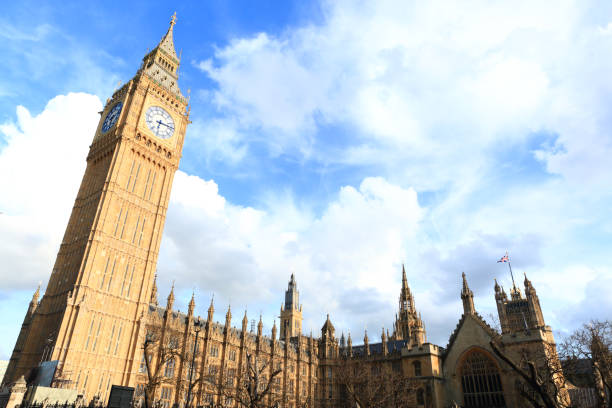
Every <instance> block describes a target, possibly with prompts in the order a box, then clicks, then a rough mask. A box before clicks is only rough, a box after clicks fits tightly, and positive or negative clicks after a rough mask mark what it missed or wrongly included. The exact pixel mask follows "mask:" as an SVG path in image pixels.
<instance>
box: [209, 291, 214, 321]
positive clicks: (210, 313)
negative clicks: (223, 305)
mask: <svg viewBox="0 0 612 408" xmlns="http://www.w3.org/2000/svg"><path fill="white" fill-rule="evenodd" d="M214 303H215V296H214V295H213V297H212V298H211V299H210V306H208V317H207V319H208V322H209V323H212V322H213V316H214V314H215V306H214Z"/></svg>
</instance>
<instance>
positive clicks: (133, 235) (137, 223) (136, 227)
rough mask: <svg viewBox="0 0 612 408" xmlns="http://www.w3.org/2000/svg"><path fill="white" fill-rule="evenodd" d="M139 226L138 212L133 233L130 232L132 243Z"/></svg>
mask: <svg viewBox="0 0 612 408" xmlns="http://www.w3.org/2000/svg"><path fill="white" fill-rule="evenodd" d="M139 226H140V214H138V218H137V219H136V226H135V227H134V233H133V234H132V244H133V243H134V241H135V240H136V234H138V227H139Z"/></svg>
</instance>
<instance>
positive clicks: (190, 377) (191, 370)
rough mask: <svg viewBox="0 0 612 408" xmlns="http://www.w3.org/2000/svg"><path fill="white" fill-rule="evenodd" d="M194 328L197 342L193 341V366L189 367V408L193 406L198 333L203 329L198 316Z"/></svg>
mask: <svg viewBox="0 0 612 408" xmlns="http://www.w3.org/2000/svg"><path fill="white" fill-rule="evenodd" d="M193 330H194V331H195V342H194V343H193V353H192V354H191V366H190V367H189V390H188V391H187V408H189V407H191V391H192V390H193V366H194V365H195V356H196V352H197V350H198V334H200V330H202V322H201V321H200V318H199V317H198V320H196V321H195V322H194V323H193Z"/></svg>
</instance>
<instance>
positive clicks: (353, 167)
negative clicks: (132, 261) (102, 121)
mask: <svg viewBox="0 0 612 408" xmlns="http://www.w3.org/2000/svg"><path fill="white" fill-rule="evenodd" d="M532 3H533V2H529V1H524V2H521V1H519V2H496V3H494V4H491V3H490V2H487V1H474V2H471V3H470V4H462V5H461V6H459V5H457V4H454V3H453V2H447V1H433V2H427V4H421V2H406V1H392V0H389V1H375V2H369V1H358V2H353V1H334V2H326V1H321V2H317V1H313V2H304V1H300V2H291V1H277V2H273V1H268V2H250V1H207V2H182V3H181V4H179V5H171V4H170V3H169V2H152V1H147V2H144V1H143V2H115V3H114V2H105V3H104V4H101V3H93V2H85V3H83V2H70V1H65V2H63V3H62V7H57V5H56V4H54V3H47V4H45V3H41V2H14V3H11V4H7V5H5V6H4V12H3V16H2V17H0V37H2V41H0V51H1V52H2V55H3V56H4V59H3V68H2V71H1V72H2V75H0V172H1V173H0V174H2V175H3V176H0V211H1V212H2V214H1V215H0V258H1V259H3V276H5V277H6V282H5V284H4V285H3V287H2V288H1V289H0V309H1V310H3V311H8V312H9V313H5V315H8V316H10V318H7V319H6V320H5V321H3V322H2V323H0V329H1V330H0V333H1V334H0V358H8V357H9V354H10V352H11V350H12V347H13V344H14V341H15V339H16V336H17V333H18V329H19V325H20V324H21V319H22V316H23V313H24V312H25V310H26V307H27V302H28V300H29V298H30V296H31V293H32V292H33V290H34V289H35V287H36V285H37V283H38V282H39V281H42V282H43V286H44V285H45V284H46V282H47V280H48V276H49V274H50V271H51V268H52V264H53V262H54V260H55V254H56V253H57V249H58V247H59V243H60V241H61V237H62V234H63V231H64V228H65V225H66V222H67V218H68V215H69V212H70V209H71V206H72V202H73V200H74V197H75V195H76V190H77V188H78V184H79V182H80V179H81V177H82V173H83V170H84V164H85V163H84V159H85V155H86V152H87V148H88V145H89V143H90V141H91V138H92V136H93V132H94V129H95V127H96V125H97V121H98V119H99V117H98V115H97V112H98V111H99V110H100V109H101V107H102V105H103V102H104V101H105V100H106V98H108V96H109V95H110V94H111V93H112V91H113V89H115V87H116V86H117V83H118V82H119V81H122V82H125V81H127V80H129V79H130V78H131V77H132V76H133V75H134V73H135V72H136V70H137V68H138V66H139V64H140V60H141V58H142V57H143V56H144V54H145V53H146V50H147V48H151V47H154V46H155V45H156V44H157V42H158V41H159V39H160V38H161V36H162V35H163V34H164V33H165V31H166V29H167V27H168V22H169V18H170V16H171V15H172V13H173V12H174V11H176V12H177V16H178V22H177V25H176V27H175V34H174V38H175V45H176V47H177V51H179V50H182V62H181V68H180V82H179V84H180V87H181V89H182V91H183V93H186V92H187V89H190V90H191V118H192V120H193V123H192V124H191V125H190V128H189V129H188V133H187V139H186V143H185V147H184V155H183V158H182V161H181V166H180V171H179V172H178V173H177V177H176V180H175V185H174V188H173V192H172V198H171V203H170V208H169V212H168V218H167V222H166V227H165V231H164V238H163V241H162V249H161V253H160V260H159V265H158V274H159V286H160V288H161V289H160V293H161V294H164V293H167V291H168V289H169V286H170V284H171V282H172V281H173V280H176V285H177V290H178V292H179V294H180V295H179V296H178V301H177V304H178V306H179V307H181V308H183V309H184V308H185V305H186V303H187V302H188V300H189V297H190V294H191V291H192V290H195V291H196V295H197V302H198V305H197V309H196V310H197V311H198V310H199V311H200V312H201V313H202V314H204V311H205V308H206V306H207V305H208V303H209V300H210V296H211V294H212V293H215V299H216V302H217V310H218V311H219V312H218V313H220V314H219V316H222V315H223V314H224V313H223V310H224V309H225V308H227V306H228V304H230V303H231V305H232V309H233V310H242V309H244V308H245V307H246V308H248V313H249V316H250V318H256V317H257V316H258V315H259V313H262V314H263V316H264V320H265V324H266V327H267V328H268V329H269V328H270V327H271V326H272V322H273V319H274V318H275V317H276V316H277V314H278V308H279V307H280V303H281V301H282V299H283V290H284V289H285V288H286V284H287V280H288V277H289V275H290V273H291V272H295V274H296V277H297V282H298V288H299V289H300V291H301V300H302V302H303V303H304V315H305V319H306V320H305V324H304V327H305V329H306V330H307V331H309V330H310V329H312V330H313V331H315V333H317V332H318V330H319V329H320V327H321V325H322V324H323V321H324V317H325V314H326V313H330V315H331V318H332V321H333V322H334V324H335V326H336V327H337V328H338V329H339V330H344V331H345V332H346V331H349V330H350V331H351V332H352V333H353V335H354V337H356V338H360V337H361V336H362V335H363V330H364V328H368V329H369V330H370V332H371V333H372V332H373V333H380V330H381V328H382V327H383V326H384V327H387V328H390V327H391V325H392V319H393V316H394V311H395V309H396V306H397V296H398V294H399V285H400V271H401V264H402V263H405V264H406V269H407V272H408V279H409V282H410V284H411V286H412V288H413V292H414V293H415V296H416V305H417V308H418V309H419V310H420V311H421V312H422V314H423V318H424V320H425V323H426V326H427V330H428V334H429V340H430V341H432V342H435V343H437V344H440V345H445V344H446V341H447V340H448V336H449V335H450V333H451V331H452V329H453V328H454V325H455V323H456V321H457V319H458V318H459V317H460V314H461V310H460V299H459V291H460V277H461V272H462V271H465V272H466V274H467V276H468V280H469V282H470V285H471V286H472V288H473V289H474V291H475V292H476V307H477V309H478V310H479V311H480V312H481V314H483V315H485V316H487V315H488V314H489V313H492V312H493V311H494V309H495V305H494V301H493V289H492V287H493V278H495V277H497V278H498V280H499V281H500V282H502V283H504V284H505V285H506V286H508V285H509V276H508V272H507V269H505V267H504V266H503V265H498V264H496V263H495V261H496V259H498V258H499V257H500V256H501V255H503V253H504V252H505V251H506V250H509V251H510V254H511V257H512V259H513V265H514V267H515V271H516V272H517V275H522V273H523V272H526V273H527V274H528V275H529V277H530V279H531V280H532V282H533V283H534V285H535V287H536V289H537V290H538V294H539V295H540V299H541V302H542V306H543V308H544V315H545V318H546V320H547V322H548V323H549V324H550V325H552V326H553V329H554V330H555V331H556V332H557V333H558V334H557V336H563V335H564V333H567V332H568V331H571V330H572V329H573V328H575V327H577V326H578V325H580V324H581V323H582V322H584V321H586V320H588V319H591V318H606V317H609V316H610V312H611V311H612V303H611V300H610V296H609V295H608V294H609V293H610V291H611V290H612V274H611V268H610V267H609V265H608V264H609V262H608V260H607V258H608V256H609V249H610V243H611V239H610V235H611V233H612V223H611V222H610V217H609V214H610V210H611V193H610V192H611V191H612V188H611V187H612V178H610V174H611V170H612V165H611V164H610V163H611V162H612V161H611V160H610V159H609V157H611V154H612V143H611V142H612V141H611V137H610V130H611V128H612V122H611V117H612V116H611V115H610V113H609V108H608V107H609V100H610V95H611V93H610V92H611V91H612V89H611V88H612V82H611V80H610V78H612V77H611V76H610V72H611V70H612V58H611V57H610V55H612V5H610V4H609V3H608V2H604V1H569V0H563V1H555V2H538V3H537V4H532ZM7 175H10V176H7ZM55 191H57V192H55ZM521 281H522V279H521ZM163 297H165V295H164V296H162V295H160V298H161V299H160V300H161V301H162V302H163ZM234 315H235V316H239V315H241V312H240V313H238V312H234ZM219 320H222V317H220V318H219ZM370 337H375V335H374V336H372V335H370Z"/></svg>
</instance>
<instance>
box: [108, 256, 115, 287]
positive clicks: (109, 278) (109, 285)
mask: <svg viewBox="0 0 612 408" xmlns="http://www.w3.org/2000/svg"><path fill="white" fill-rule="evenodd" d="M115 265H117V256H115V259H114V260H113V267H112V268H111V271H110V276H109V277H108V286H107V287H106V290H107V291H109V290H110V287H111V283H113V275H114V273H115Z"/></svg>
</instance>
